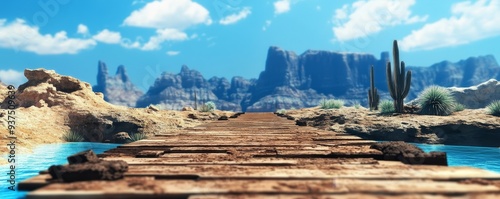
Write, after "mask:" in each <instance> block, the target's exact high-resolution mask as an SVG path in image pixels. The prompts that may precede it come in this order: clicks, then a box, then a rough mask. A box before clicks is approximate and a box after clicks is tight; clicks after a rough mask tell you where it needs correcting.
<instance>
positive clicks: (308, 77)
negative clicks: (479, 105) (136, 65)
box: [105, 46, 500, 111]
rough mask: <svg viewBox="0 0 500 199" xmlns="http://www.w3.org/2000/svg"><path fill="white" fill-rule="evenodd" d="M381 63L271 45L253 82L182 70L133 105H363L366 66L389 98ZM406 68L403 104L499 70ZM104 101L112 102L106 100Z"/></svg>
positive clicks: (486, 64)
mask: <svg viewBox="0 0 500 199" xmlns="http://www.w3.org/2000/svg"><path fill="white" fill-rule="evenodd" d="M387 61H390V57H389V53H387V52H383V53H381V55H380V58H379V59H377V58H376V57H375V56H374V55H371V54H359V53H341V52H331V51H316V50H308V51H306V52H304V53H303V54H301V55H297V54H295V53H294V52H292V51H286V50H283V49H281V48H278V47H275V46H272V47H270V48H269V49H268V52H267V59H266V62H265V70H264V71H263V72H261V74H260V76H259V78H258V79H257V80H246V79H244V78H241V77H234V78H232V79H231V81H230V82H229V81H228V80H227V79H225V78H217V77H213V78H211V79H208V80H206V79H205V78H204V77H203V76H202V74H201V73H199V72H198V71H195V70H190V69H189V68H188V67H187V66H183V67H182V69H181V72H180V73H179V74H169V73H164V74H162V75H161V76H160V77H158V79H156V81H155V83H154V85H152V86H151V87H150V89H149V90H148V91H147V93H145V94H144V95H143V96H142V97H140V98H139V99H138V101H137V104H136V106H137V107H145V106H147V105H149V104H164V105H165V106H166V107H167V108H169V109H180V108H182V107H183V106H186V105H189V106H194V94H195V93H196V95H197V98H198V103H202V102H206V101H214V102H215V103H216V104H217V106H218V108H219V109H223V110H234V111H275V110H276V109H280V108H284V109H290V108H301V107H312V106H316V105H318V103H319V102H320V101H321V100H322V99H325V98H326V99H328V98H340V99H345V100H346V101H347V102H348V104H351V103H353V102H356V101H357V102H359V103H361V104H362V105H363V106H366V105H367V90H368V87H369V78H370V77H369V73H368V72H369V66H370V65H373V66H374V68H375V86H376V87H377V88H378V89H379V93H380V94H381V97H382V98H386V99H390V97H389V95H388V93H387V84H386V77H385V76H386V75H385V67H386V63H387ZM403 61H404V60H403ZM409 64H410V65H411V63H409ZM407 69H409V70H412V76H413V77H412V87H411V89H410V93H409V95H408V98H407V100H408V101H409V100H412V99H414V98H416V97H417V96H418V94H419V93H420V92H421V91H422V90H423V89H424V88H426V87H428V86H430V85H434V84H435V85H440V86H444V87H453V86H455V87H468V86H474V85H478V84H480V83H483V82H485V81H487V80H489V79H500V66H499V65H498V63H497V61H496V60H495V58H494V57H493V56H491V55H487V56H480V57H471V58H468V59H466V60H462V61H459V62H457V63H451V62H447V61H444V62H440V63H437V64H434V65H432V66H429V67H416V66H408V67H407ZM105 95H106V94H105ZM107 98H109V99H108V101H110V102H112V97H111V96H108V97H107ZM129 104H130V103H129Z"/></svg>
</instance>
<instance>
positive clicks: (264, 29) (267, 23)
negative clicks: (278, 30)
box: [262, 20, 272, 31]
mask: <svg viewBox="0 0 500 199" xmlns="http://www.w3.org/2000/svg"><path fill="white" fill-rule="evenodd" d="M271 23H272V21H271V20H266V24H264V26H262V31H266V30H267V28H269V26H271Z"/></svg>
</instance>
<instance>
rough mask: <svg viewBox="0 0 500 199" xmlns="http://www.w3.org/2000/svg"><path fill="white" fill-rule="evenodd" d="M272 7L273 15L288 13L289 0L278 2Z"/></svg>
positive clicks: (279, 0)
mask: <svg viewBox="0 0 500 199" xmlns="http://www.w3.org/2000/svg"><path fill="white" fill-rule="evenodd" d="M273 5H274V14H283V13H286V12H288V11H290V0H278V1H275V2H274V4H273Z"/></svg>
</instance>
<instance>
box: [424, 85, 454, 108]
mask: <svg viewBox="0 0 500 199" xmlns="http://www.w3.org/2000/svg"><path fill="white" fill-rule="evenodd" d="M454 104H455V99H453V96H452V95H451V93H450V92H449V91H448V90H446V89H445V88H443V87H440V86H430V87H428V88H426V89H424V91H422V93H420V96H419V105H420V114H423V115H450V114H451V113H453V110H454V106H453V105H454Z"/></svg>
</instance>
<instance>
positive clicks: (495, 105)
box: [486, 100, 500, 116]
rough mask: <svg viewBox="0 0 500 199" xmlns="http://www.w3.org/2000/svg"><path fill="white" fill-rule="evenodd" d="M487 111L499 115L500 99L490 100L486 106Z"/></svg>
mask: <svg viewBox="0 0 500 199" xmlns="http://www.w3.org/2000/svg"><path fill="white" fill-rule="evenodd" d="M486 108H487V109H488V113H489V114H491V115H494V116H500V100H495V101H493V102H491V103H490V104H489V105H488V106H487V107H486Z"/></svg>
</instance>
